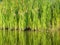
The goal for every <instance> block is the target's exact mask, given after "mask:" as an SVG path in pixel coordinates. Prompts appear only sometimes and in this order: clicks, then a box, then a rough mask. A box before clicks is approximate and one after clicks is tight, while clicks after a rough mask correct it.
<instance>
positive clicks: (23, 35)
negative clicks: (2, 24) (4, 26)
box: [0, 30, 60, 45]
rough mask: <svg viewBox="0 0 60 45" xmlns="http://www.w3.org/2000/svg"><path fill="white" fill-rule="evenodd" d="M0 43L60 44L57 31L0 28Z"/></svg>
mask: <svg viewBox="0 0 60 45" xmlns="http://www.w3.org/2000/svg"><path fill="white" fill-rule="evenodd" d="M0 45H60V35H59V32H56V31H55V32H53V33H51V32H45V31H44V32H40V31H19V30H14V31H11V30H0Z"/></svg>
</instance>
